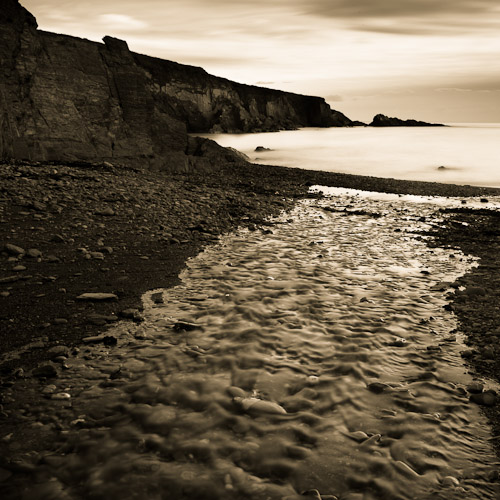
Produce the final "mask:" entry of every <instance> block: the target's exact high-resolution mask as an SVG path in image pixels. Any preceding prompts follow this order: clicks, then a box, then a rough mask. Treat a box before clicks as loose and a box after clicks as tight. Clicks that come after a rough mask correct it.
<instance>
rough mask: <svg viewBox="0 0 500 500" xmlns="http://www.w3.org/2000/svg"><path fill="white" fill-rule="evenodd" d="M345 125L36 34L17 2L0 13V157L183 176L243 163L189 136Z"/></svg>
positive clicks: (9, 1)
mask: <svg viewBox="0 0 500 500" xmlns="http://www.w3.org/2000/svg"><path fill="white" fill-rule="evenodd" d="M351 123H352V122H351V121H350V120H349V119H348V118H347V117H345V116H344V115H342V114H341V113H338V112H335V111H332V110H331V109H330V107H329V106H328V105H327V104H326V102H325V101H324V100H323V99H321V98H317V97H308V96H301V95H296V94H291V93H286V92H280V91H275V90H270V89H264V88H259V87H252V86H248V85H242V84H238V83H235V82H231V81H229V80H225V79H222V78H217V77H214V76H212V75H209V74H208V73H206V72H205V71H204V70H202V69H201V68H195V67H191V66H184V65H181V64H177V63H174V62H170V61H164V60H160V59H156V58H151V57H147V56H143V55H139V54H135V53H133V52H131V51H130V50H129V49H128V46H127V44H126V43H125V42H124V41H121V40H118V39H115V38H111V37H105V38H104V44H101V43H95V42H90V41H88V40H83V39H79V38H74V37H70V36H66V35H58V34H54V33H48V32H44V31H41V30H38V29H37V24H36V20H35V18H34V17H33V16H32V15H31V14H30V13H29V12H28V11H27V10H25V9H24V8H23V7H22V6H20V5H19V3H18V1H17V0H3V1H2V8H1V9H0V158H3V159H6V158H15V159H30V160H38V161H42V160H58V161H59V160H86V161H103V160H107V161H111V162H128V163H135V164H140V165H142V166H147V167H150V168H159V169H169V170H183V171H187V170H189V169H192V168H196V169H199V168H209V167H210V164H211V163H212V164H213V163H214V162H215V160H216V161H241V160H240V159H239V158H238V157H237V156H236V155H234V154H233V153H231V152H229V151H226V150H222V148H218V147H216V146H215V145H213V144H209V143H208V141H206V140H202V139H195V138H191V137H189V136H188V134H187V133H188V132H209V131H223V132H251V131H271V130H279V129H290V128H297V127H303V126H318V127H330V126H346V125H350V124H351Z"/></svg>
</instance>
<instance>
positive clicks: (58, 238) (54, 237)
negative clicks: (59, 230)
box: [50, 234, 66, 243]
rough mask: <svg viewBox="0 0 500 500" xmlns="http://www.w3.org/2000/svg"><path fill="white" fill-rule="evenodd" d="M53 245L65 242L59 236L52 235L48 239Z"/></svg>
mask: <svg viewBox="0 0 500 500" xmlns="http://www.w3.org/2000/svg"><path fill="white" fill-rule="evenodd" d="M50 241H52V242H53V243H64V242H65V241H66V240H65V239H64V237H63V236H61V235H60V234H54V235H53V236H52V238H51V239H50Z"/></svg>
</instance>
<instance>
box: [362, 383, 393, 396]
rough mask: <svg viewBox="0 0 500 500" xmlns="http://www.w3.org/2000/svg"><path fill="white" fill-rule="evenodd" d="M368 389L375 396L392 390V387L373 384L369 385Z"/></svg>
mask: <svg viewBox="0 0 500 500" xmlns="http://www.w3.org/2000/svg"><path fill="white" fill-rule="evenodd" d="M367 387H368V390H369V391H371V392H373V393H375V394H382V393H383V392H385V391H386V390H388V389H390V388H391V386H390V385H388V384H384V383H382V382H372V383H371V384H368V386H367Z"/></svg>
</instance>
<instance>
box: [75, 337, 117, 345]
mask: <svg viewBox="0 0 500 500" xmlns="http://www.w3.org/2000/svg"><path fill="white" fill-rule="evenodd" d="M82 342H84V343H85V344H98V343H101V342H102V343H103V344H104V345H116V344H117V343H118V340H117V338H116V337H114V336H113V335H95V336H92V337H84V338H83V339H82Z"/></svg>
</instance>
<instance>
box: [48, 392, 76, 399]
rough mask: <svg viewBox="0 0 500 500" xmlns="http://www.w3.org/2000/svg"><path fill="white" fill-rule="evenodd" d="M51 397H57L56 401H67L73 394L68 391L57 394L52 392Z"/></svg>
mask: <svg viewBox="0 0 500 500" xmlns="http://www.w3.org/2000/svg"><path fill="white" fill-rule="evenodd" d="M50 399H55V400H56V401H65V400H68V399H71V394H69V393H67V392H56V393H55V394H52V396H51V397H50Z"/></svg>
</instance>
